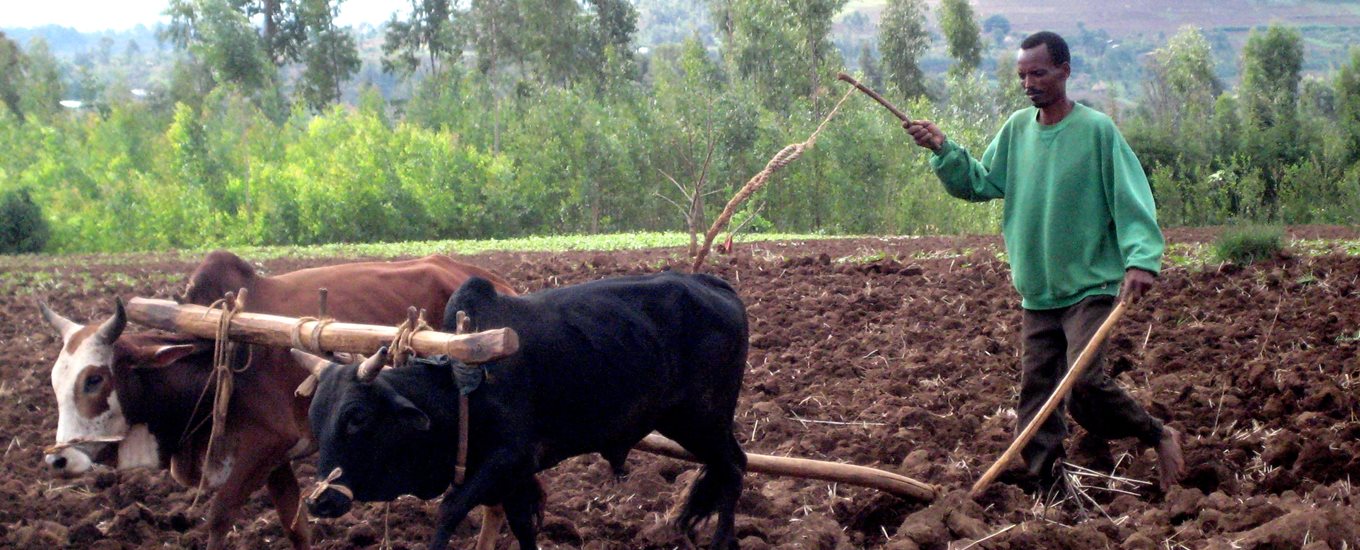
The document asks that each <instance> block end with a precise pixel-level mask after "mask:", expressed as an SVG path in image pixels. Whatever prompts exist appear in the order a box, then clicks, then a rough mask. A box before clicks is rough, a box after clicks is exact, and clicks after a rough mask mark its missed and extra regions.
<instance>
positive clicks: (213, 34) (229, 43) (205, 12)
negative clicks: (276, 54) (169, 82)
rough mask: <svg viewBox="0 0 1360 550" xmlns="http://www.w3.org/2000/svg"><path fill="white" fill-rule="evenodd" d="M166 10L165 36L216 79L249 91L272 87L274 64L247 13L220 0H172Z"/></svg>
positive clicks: (163, 33)
mask: <svg viewBox="0 0 1360 550" xmlns="http://www.w3.org/2000/svg"><path fill="white" fill-rule="evenodd" d="M166 14H167V15H169V16H170V25H169V26H168V27H166V29H165V30H164V31H162V38H164V39H166V40H168V41H170V42H171V43H172V44H174V45H175V46H176V47H179V48H181V49H184V50H187V51H188V52H189V53H190V55H192V56H194V57H195V58H196V59H198V60H200V61H201V62H202V63H203V65H204V66H205V67H206V68H207V69H208V70H209V71H210V74H211V75H212V77H213V80H214V81H216V82H230V83H233V84H236V85H238V86H240V87H241V88H242V89H244V90H247V91H249V92H256V91H260V90H265V89H267V88H270V87H272V85H273V82H274V66H273V64H272V63H271V62H270V59H269V55H268V54H267V53H266V50H265V49H264V48H263V47H262V45H261V41H260V38H259V36H258V35H256V34H255V28H254V27H252V26H251V25H250V20H249V19H247V17H246V15H245V14H244V13H242V12H240V11H236V10H234V9H232V6H230V5H228V4H226V3H225V2H223V1H221V0H171V2H170V7H169V8H168V9H167V10H166Z"/></svg>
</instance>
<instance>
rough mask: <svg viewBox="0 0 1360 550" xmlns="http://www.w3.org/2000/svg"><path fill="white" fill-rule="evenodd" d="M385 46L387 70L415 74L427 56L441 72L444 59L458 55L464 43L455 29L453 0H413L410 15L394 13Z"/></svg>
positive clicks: (437, 70)
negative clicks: (399, 17) (403, 15)
mask: <svg viewBox="0 0 1360 550" xmlns="http://www.w3.org/2000/svg"><path fill="white" fill-rule="evenodd" d="M382 50H383V60H382V67H383V71H385V72H389V73H391V72H396V73H402V74H411V73H413V72H415V70H416V69H417V68H419V67H420V64H421V57H424V58H425V61H426V62H427V63H428V64H429V67H430V72H433V73H436V74H437V73H438V72H439V66H440V64H441V63H442V62H444V61H445V60H449V59H457V57H458V54H460V53H462V45H461V44H460V43H459V42H458V39H457V36H456V34H455V33H454V22H453V5H452V3H451V2H450V0H411V15H410V17H409V18H408V19H406V20H404V21H403V20H399V19H397V14H395V13H394V14H392V20H391V21H388V23H387V34H386V35H385V37H384V40H383V46H382Z"/></svg>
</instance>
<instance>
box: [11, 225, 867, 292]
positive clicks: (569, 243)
mask: <svg viewBox="0 0 1360 550" xmlns="http://www.w3.org/2000/svg"><path fill="white" fill-rule="evenodd" d="M723 237H724V236H723V235H719V239H722V238H723ZM853 237H854V236H852V235H811V234H790V233H752V234H743V235H738V236H737V238H736V241H737V242H739V243H749V242H757V241H789V240H800V241H808V240H821V239H837V238H853ZM688 245H689V234H687V233H679V232H670V233H655V232H653V233H617V234H610V235H554V236H545V237H523V238H516V239H493V240H468V239H454V240H439V241H412V242H402V243H366V244H347V243H340V244H323V245H313V246H243V247H233V248H231V251H232V252H235V253H236V254H237V255H239V256H241V257H243V258H246V259H249V260H252V261H265V260H272V259H276V258H306V259H316V258H355V257H365V258H401V257H414V256H425V255H428V254H435V253H441V254H463V255H472V254H480V253H483V252H500V251H515V252H565V251H600V252H610V251H616V250H640V249H647V248H670V247H685V246H688ZM212 248H214V247H205V248H199V249H191V250H170V251H164V252H129V253H121V254H78V255H42V254H24V255H17V256H0V289H3V288H5V286H3V285H4V284H5V283H4V282H5V281H9V282H10V283H11V288H12V285H13V282H14V281H23V283H24V284H33V283H41V282H42V281H44V280H47V279H49V278H50V277H51V276H52V275H53V274H52V273H47V274H44V272H52V271H54V270H67V269H71V270H80V269H84V268H86V267H87V266H91V265H102V266H129V265H142V264H150V263H159V262H175V261H180V262H187V263H194V262H197V261H199V260H200V259H202V257H203V255H204V254H205V253H207V252H208V251H209V250H211V249H212Z"/></svg>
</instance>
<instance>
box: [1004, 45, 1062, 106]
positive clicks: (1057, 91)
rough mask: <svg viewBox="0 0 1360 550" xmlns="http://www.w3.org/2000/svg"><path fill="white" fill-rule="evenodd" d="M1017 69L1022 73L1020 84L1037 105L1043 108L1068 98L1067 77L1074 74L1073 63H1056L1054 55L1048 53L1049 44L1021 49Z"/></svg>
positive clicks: (1031, 100)
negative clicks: (1054, 62)
mask: <svg viewBox="0 0 1360 550" xmlns="http://www.w3.org/2000/svg"><path fill="white" fill-rule="evenodd" d="M1016 69H1017V71H1018V72H1019V74H1020V85H1021V86H1023V87H1024V88H1025V95H1026V96H1029V100H1030V102H1031V103H1033V104H1034V106H1035V107H1038V108H1040V109H1043V108H1045V107H1048V106H1049V105H1053V104H1055V103H1057V102H1058V101H1062V100H1066V99H1067V77H1068V76H1071V74H1072V65H1071V64H1070V63H1063V64H1062V65H1054V64H1053V56H1051V55H1049V54H1048V44H1039V45H1038V46H1035V47H1033V48H1030V49H1028V50H1020V57H1019V58H1018V59H1016Z"/></svg>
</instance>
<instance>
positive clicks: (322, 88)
mask: <svg viewBox="0 0 1360 550" xmlns="http://www.w3.org/2000/svg"><path fill="white" fill-rule="evenodd" d="M339 12H340V2H339V1H338V0H337V1H335V2H334V3H332V2H331V1H330V0H302V4H301V9H300V11H299V15H298V17H299V20H300V21H302V23H303V26H304V28H305V29H306V31H307V44H306V47H305V49H304V51H303V56H302V58H303V62H304V63H305V68H304V69H303V71H302V81H301V82H299V84H298V89H299V90H298V91H299V93H300V94H301V95H302V98H303V100H305V101H306V102H307V105H308V106H310V107H311V108H312V109H315V110H318V111H319V110H321V109H324V108H325V107H326V106H327V105H330V104H331V103H334V102H336V101H339V100H340V93H341V90H340V85H341V84H343V83H344V82H345V81H346V80H349V78H350V77H351V76H353V75H354V73H355V72H357V71H358V70H359V53H358V50H357V49H356V48H355V45H354V37H353V36H350V34H349V31H348V30H346V29H341V28H339V27H336V26H335V17H336V16H337V15H339Z"/></svg>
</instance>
